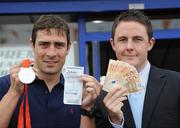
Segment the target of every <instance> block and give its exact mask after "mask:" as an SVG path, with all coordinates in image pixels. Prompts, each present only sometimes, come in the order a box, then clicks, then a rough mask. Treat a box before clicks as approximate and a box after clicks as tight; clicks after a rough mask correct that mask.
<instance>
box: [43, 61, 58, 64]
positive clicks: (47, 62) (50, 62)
mask: <svg viewBox="0 0 180 128" xmlns="http://www.w3.org/2000/svg"><path fill="white" fill-rule="evenodd" d="M44 62H45V63H46V64H56V63H57V61H44Z"/></svg>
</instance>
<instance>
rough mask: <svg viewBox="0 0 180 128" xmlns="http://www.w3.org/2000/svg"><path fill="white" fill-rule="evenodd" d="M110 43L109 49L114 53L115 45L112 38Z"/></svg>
mask: <svg viewBox="0 0 180 128" xmlns="http://www.w3.org/2000/svg"><path fill="white" fill-rule="evenodd" d="M109 41H110V43H111V47H112V49H113V50H114V51H115V43H114V40H113V38H110V40H109Z"/></svg>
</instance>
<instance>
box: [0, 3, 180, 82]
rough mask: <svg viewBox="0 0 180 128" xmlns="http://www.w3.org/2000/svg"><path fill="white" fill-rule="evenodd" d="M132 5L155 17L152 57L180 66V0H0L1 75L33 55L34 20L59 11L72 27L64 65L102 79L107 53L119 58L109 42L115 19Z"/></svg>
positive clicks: (179, 68) (159, 62)
mask: <svg viewBox="0 0 180 128" xmlns="http://www.w3.org/2000/svg"><path fill="white" fill-rule="evenodd" d="M133 8H134V9H140V10H142V11H143V12H144V13H145V14H147V15H148V16H149V17H150V18H151V22H152V25H153V31H154V37H155V39H156V43H155V46H154V48H153V49H152V51H151V52H150V53H149V60H150V62H151V63H152V64H154V65H156V66H158V67H162V68H167V69H171V70H176V71H178V72H180V59H179V57H178V56H180V1H179V0H64V1H63V0H0V76H3V75H6V74H8V73H9V68H10V67H11V66H12V65H14V64H15V63H17V62H19V61H21V60H22V59H23V58H27V57H29V58H33V54H32V52H31V49H30V47H29V42H28V41H29V38H30V36H31V30H32V25H33V23H34V21H35V20H36V19H37V18H38V17H39V16H40V15H42V14H56V15H60V16H61V17H62V18H64V19H65V20H66V21H67V22H68V24H69V26H70V28H71V41H72V43H73V45H72V48H71V51H70V54H69V55H68V58H67V60H66V65H76V66H83V67H85V73H88V74H91V75H94V76H95V77H96V78H97V79H99V78H100V76H104V75H106V71H107V66H108V62H109V59H110V58H111V59H116V58H115V54H114V52H113V50H112V48H111V46H110V43H109V38H110V35H111V33H110V31H111V26H112V23H113V21H114V19H115V17H116V16H117V15H119V14H120V13H121V12H122V11H124V10H127V9H133Z"/></svg>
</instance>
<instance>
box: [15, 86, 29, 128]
mask: <svg viewBox="0 0 180 128" xmlns="http://www.w3.org/2000/svg"><path fill="white" fill-rule="evenodd" d="M17 127H18V128H31V117H30V112H29V100H28V85H27V84H25V85H24V97H23V100H22V102H21V105H20V110H19V115H18V126H17Z"/></svg>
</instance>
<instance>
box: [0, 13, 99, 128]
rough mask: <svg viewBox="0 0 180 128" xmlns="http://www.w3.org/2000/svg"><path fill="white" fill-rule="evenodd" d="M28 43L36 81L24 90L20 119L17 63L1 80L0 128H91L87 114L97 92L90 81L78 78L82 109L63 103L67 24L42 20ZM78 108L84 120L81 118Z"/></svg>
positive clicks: (21, 90)
mask: <svg viewBox="0 0 180 128" xmlns="http://www.w3.org/2000/svg"><path fill="white" fill-rule="evenodd" d="M30 43H31V46H32V50H33V53H34V62H33V64H34V66H33V69H34V71H35V72H36V79H35V80H34V81H33V83H31V84H29V85H28V86H27V87H28V90H27V94H28V98H27V99H28V100H27V99H25V103H27V102H28V103H29V105H28V107H27V106H26V104H25V105H24V106H23V107H22V108H24V109H25V110H24V111H25V112H24V113H23V117H22V119H21V118H20V116H19V114H20V112H21V111H20V110H21V109H20V108H21V107H20V106H21V104H22V101H24V100H23V99H24V87H25V86H24V85H23V83H21V82H20V80H19V78H18V75H17V74H18V72H19V70H20V68H21V66H22V63H19V64H17V65H15V66H13V67H12V68H11V69H10V74H9V75H7V76H3V77H1V78H0V127H2V128H6V127H13V128H14V127H20V128H24V127H26V128H30V127H33V128H35V127H38V128H40V127H41V128H44V127H51V128H52V127H53V128H55V127H56V128H57V127H58V128H79V127H81V128H88V127H91V128H92V127H94V119H93V118H92V117H91V115H88V114H87V113H88V111H90V110H92V108H93V106H94V103H95V102H94V101H95V100H96V97H97V96H98V94H99V90H100V89H99V87H98V85H99V83H98V82H97V81H96V80H95V79H94V78H93V77H91V76H89V75H83V76H81V78H80V79H81V80H82V81H83V83H84V92H83V94H84V95H83V103H82V106H79V105H66V104H64V103H63V93H64V77H63V75H62V74H61V70H62V67H63V65H64V63H65V59H66V56H67V54H68V52H69V49H70V46H71V43H70V37H69V27H68V25H67V23H66V22H65V21H64V20H62V19H61V18H60V17H58V16H55V15H44V16H41V17H40V18H39V19H38V20H37V21H36V22H35V24H34V27H33V30H32V36H31V39H30ZM27 77H28V76H27ZM81 108H82V109H84V110H85V112H86V114H85V115H87V116H84V115H81V110H80V109H81ZM28 110H29V115H30V116H29V115H28V114H27V111H28ZM89 116H90V117H91V118H90V117H89ZM19 120H21V121H22V123H19ZM22 124H23V126H22Z"/></svg>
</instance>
